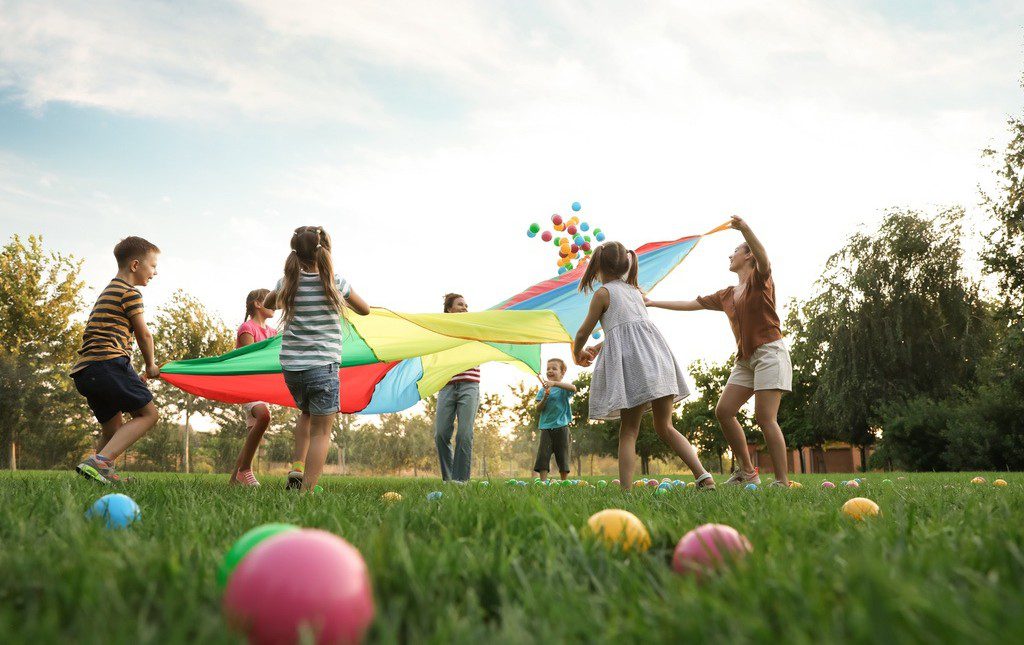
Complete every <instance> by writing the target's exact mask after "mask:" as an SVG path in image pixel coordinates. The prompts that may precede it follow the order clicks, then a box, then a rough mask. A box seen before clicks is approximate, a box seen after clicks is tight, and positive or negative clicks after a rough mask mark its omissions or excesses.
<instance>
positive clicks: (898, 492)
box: [0, 472, 1024, 643]
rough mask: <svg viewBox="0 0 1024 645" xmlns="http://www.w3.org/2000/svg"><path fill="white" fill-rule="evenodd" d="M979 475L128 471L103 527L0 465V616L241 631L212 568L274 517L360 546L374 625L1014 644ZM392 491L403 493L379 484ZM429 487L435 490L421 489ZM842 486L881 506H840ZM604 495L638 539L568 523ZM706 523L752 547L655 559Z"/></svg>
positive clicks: (1002, 535)
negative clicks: (624, 486)
mask: <svg viewBox="0 0 1024 645" xmlns="http://www.w3.org/2000/svg"><path fill="white" fill-rule="evenodd" d="M975 474H981V475H983V476H984V477H986V478H987V479H988V481H989V482H991V481H992V480H993V479H995V478H996V477H999V476H1000V475H997V474H991V473H955V474H908V475H906V479H898V477H900V476H903V474H901V473H891V474H887V475H879V474H872V475H869V479H868V482H867V484H866V485H865V487H864V488H861V489H859V490H851V489H844V488H839V489H835V490H822V489H821V488H820V486H819V484H820V482H821V481H822V480H823V479H825V477H824V476H800V477H798V480H799V481H800V482H802V483H803V484H804V487H803V488H801V489H792V490H776V489H761V490H758V491H746V490H736V489H729V490H724V489H721V488H720V489H719V490H718V491H717V492H713V493H712V492H698V491H696V490H694V489H686V490H682V491H676V492H674V493H673V494H671V495H669V496H666V497H663V498H655V497H654V496H653V494H652V493H651V491H650V490H642V491H635V492H632V493H628V494H627V493H622V492H621V491H619V490H617V489H613V488H611V487H609V488H606V489H598V488H583V487H581V488H571V489H562V488H558V489H554V488H552V489H545V488H538V487H534V486H532V485H531V486H530V487H527V488H510V487H506V486H505V485H504V482H503V480H495V481H493V482H492V485H491V486H490V487H487V488H484V487H481V486H478V485H470V486H466V487H455V486H443V487H442V485H441V483H440V482H439V481H436V480H410V479H342V478H327V479H326V480H325V481H323V484H324V487H325V491H324V493H323V494H321V495H318V496H312V497H310V496H298V495H295V494H291V493H289V492H286V491H285V490H284V482H283V480H281V479H274V478H267V479H265V480H264V485H263V487H262V488H260V489H258V490H242V489H238V488H229V487H228V486H227V485H226V483H225V482H226V477H225V476H216V477H214V476H185V475H167V474H150V475H147V474H143V475H141V476H138V477H137V480H136V481H135V482H133V483H131V484H128V485H126V486H124V487H122V490H121V492H125V493H126V494H128V495H130V496H131V497H133V498H134V499H135V500H136V501H137V502H138V503H139V505H140V506H141V508H142V514H143V515H142V521H141V523H138V524H136V525H135V526H134V527H132V528H131V529H129V530H126V531H110V530H106V529H104V528H103V527H102V525H101V523H98V522H88V521H86V520H85V519H84V518H83V512H84V511H85V510H86V508H88V506H89V505H90V504H91V502H92V501H93V500H95V499H96V498H98V497H99V496H100V495H102V494H104V493H106V492H110V491H108V490H106V489H101V488H100V487H99V486H95V485H92V484H91V483H90V482H87V481H85V480H83V479H81V478H79V477H77V476H74V475H72V474H71V473H64V472H47V473H16V474H10V473H4V474H2V475H0V572H2V574H3V577H2V579H0V633H3V634H4V638H3V640H4V641H5V642H9V643H24V642H35V643H43V642H57V641H66V640H75V641H78V642H86V643H89V642H104V643H112V642H113V643H168V642H202V643H218V642H238V640H239V638H238V637H237V636H235V635H233V634H232V633H231V632H230V631H229V630H228V628H227V627H226V625H225V622H224V620H223V618H222V616H221V609H220V591H219V589H218V587H217V583H216V579H215V576H216V568H217V564H218V562H219V561H220V558H221V556H222V554H223V553H224V552H225V551H226V550H227V549H228V548H229V547H230V546H231V544H232V543H233V542H234V540H235V539H236V538H238V537H239V536H240V535H241V534H242V533H244V532H245V531H246V530H248V529H250V528H252V527H254V526H256V525H259V524H262V523H266V522H291V523H294V524H298V525H301V526H307V527H318V528H323V529H326V530H328V531H331V532H333V533H336V534H338V535H340V536H342V537H344V538H345V539H347V540H348V541H350V542H351V543H352V544H354V545H355V546H356V547H358V548H359V549H360V551H362V553H363V556H364V557H365V559H366V562H367V564H368V566H369V569H370V572H371V576H372V579H373V585H374V595H375V598H376V604H377V618H376V621H375V622H374V625H373V627H372V629H371V631H370V634H369V640H370V641H371V642H436V643H451V642H460V643H466V642H474V643H479V642H488V643H496V642H502V643H504V642H509V643H530V642H546V643H554V642H583V641H586V642H645V643H648V642H666V643H667V642H672V643H679V642H684V641H685V642H701V641H704V642H707V643H722V642H733V643H741V642H748V641H769V640H773V639H779V638H781V639H783V640H777V642H787V643H804V642H807V643H810V642H814V643H821V642H865V643H866V642H872V643H874V642H879V641H883V642H993V641H994V640H995V639H996V638H997V637H998V639H999V640H1000V641H1005V642H1024V611H1022V607H1024V553H1022V546H1024V487H1022V483H1024V477H1021V476H1019V475H1014V474H1010V475H1005V474H1004V475H1002V476H1003V478H1004V479H1007V480H1008V481H1009V482H1010V485H1009V486H1007V487H1005V488H995V487H993V486H992V485H991V484H989V485H986V486H975V485H972V484H970V483H969V481H970V479H971V477H973V476H974V475H975ZM847 478H852V476H851V475H847V476H842V475H829V479H831V480H832V481H836V482H838V481H839V480H840V479H847ZM885 478H888V479H890V480H892V484H887V483H883V479H885ZM595 479H596V478H595ZM608 479H609V480H610V479H611V478H610V477H609V478H608ZM687 479H689V478H687ZM388 490H395V491H398V492H400V493H401V494H402V495H403V496H404V499H403V500H402V501H399V502H394V503H386V502H382V501H381V500H380V496H381V494H382V493H384V492H385V491H388ZM432 490H442V491H443V492H444V497H443V498H442V499H441V500H440V501H436V502H428V501H427V500H426V499H425V496H426V494H427V493H428V492H430V491H432ZM856 496H865V497H870V498H871V499H873V500H875V501H876V502H878V504H879V505H880V506H881V508H882V512H883V515H882V517H880V518H876V519H874V520H873V521H870V522H865V523H857V522H854V521H852V520H849V519H848V518H846V517H845V516H843V515H842V513H841V511H840V507H841V506H842V503H843V502H844V501H845V500H846V499H848V498H850V497H856ZM605 508H623V509H626V510H629V511H631V512H633V513H634V514H636V515H637V516H638V517H639V518H640V519H641V520H643V521H644V523H645V524H646V525H647V527H648V528H649V530H650V532H651V536H652V539H653V546H652V548H651V549H650V551H648V552H647V553H645V554H639V555H638V554H633V555H622V554H621V553H615V552H609V551H606V550H605V549H603V548H602V547H600V546H599V545H596V544H594V543H592V542H591V541H589V540H588V539H587V538H586V537H585V535H583V534H581V527H583V526H584V525H585V524H586V520H587V518H588V517H589V516H590V515H591V514H592V513H595V512H597V511H599V510H602V509H605ZM705 522H721V523H725V524H729V525H732V526H734V527H736V528H737V529H739V530H740V531H741V532H742V533H744V534H745V535H746V536H747V537H749V538H750V540H751V542H752V543H753V544H754V553H753V555H752V556H751V557H750V558H748V559H747V561H746V562H745V563H744V564H743V565H742V566H740V567H739V568H738V569H737V570H735V571H733V572H729V573H728V574H726V575H721V576H718V577H716V578H713V579H711V580H708V581H706V582H704V583H702V584H698V583H697V582H696V581H694V580H693V579H690V578H685V577H682V576H679V575H677V574H675V573H674V572H673V571H672V569H671V567H670V560H671V556H672V549H673V547H674V546H675V543H676V542H677V541H678V540H679V538H680V537H681V536H682V535H683V534H684V533H685V532H686V531H688V530H689V529H691V528H693V527H694V526H696V525H698V524H702V523H705ZM1018 639H1019V640H1018Z"/></svg>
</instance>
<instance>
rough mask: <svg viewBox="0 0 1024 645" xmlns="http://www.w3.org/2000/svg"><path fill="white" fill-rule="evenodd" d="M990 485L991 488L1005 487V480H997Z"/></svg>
mask: <svg viewBox="0 0 1024 645" xmlns="http://www.w3.org/2000/svg"><path fill="white" fill-rule="evenodd" d="M992 485H993V486H1006V480H1005V479H997V480H995V481H994V482H992Z"/></svg>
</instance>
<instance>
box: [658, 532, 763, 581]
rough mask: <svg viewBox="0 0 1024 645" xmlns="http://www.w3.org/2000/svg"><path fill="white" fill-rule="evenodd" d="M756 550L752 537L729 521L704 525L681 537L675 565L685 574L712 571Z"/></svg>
mask: <svg viewBox="0 0 1024 645" xmlns="http://www.w3.org/2000/svg"><path fill="white" fill-rule="evenodd" d="M753 550H754V547H753V546H752V545H751V544H750V540H748V539H747V538H746V537H744V536H743V534H741V533H740V532H739V531H737V530H736V529H734V528H732V527H731V526H726V525H725V524H704V525H702V526H698V527H697V528H695V529H693V530H692V531H690V532H689V533H687V534H686V535H684V536H683V537H682V539H680V540H679V543H678V544H676V550H675V552H673V554H672V568H673V569H674V570H675V571H676V573H680V574H683V575H687V574H695V575H701V574H706V573H711V572H713V571H715V570H716V569H719V568H720V567H722V566H724V565H727V564H729V563H731V562H735V561H737V560H740V559H742V558H744V557H745V556H746V555H747V554H748V553H750V552H751V551H753Z"/></svg>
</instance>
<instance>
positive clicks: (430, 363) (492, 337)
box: [160, 225, 728, 414]
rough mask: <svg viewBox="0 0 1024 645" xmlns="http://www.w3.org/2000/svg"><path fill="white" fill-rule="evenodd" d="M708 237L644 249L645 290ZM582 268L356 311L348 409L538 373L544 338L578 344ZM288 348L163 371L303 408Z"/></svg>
mask: <svg viewBox="0 0 1024 645" xmlns="http://www.w3.org/2000/svg"><path fill="white" fill-rule="evenodd" d="M727 227H728V225H723V226H720V227H718V228H716V229H713V230H712V231H709V232H708V233H706V234H705V235H707V234H710V233H715V232H717V231H719V230H724V228H727ZM701 237H703V236H701V235H693V236H689V237H684V238H680V239H678V240H674V241H671V242H654V243H650V244H645V245H643V246H641V247H640V248H639V249H637V251H636V252H637V256H638V259H639V261H640V270H639V282H640V287H641V288H642V289H643V290H644V291H650V290H651V289H652V288H653V287H654V286H655V285H656V284H658V282H660V281H661V280H662V279H663V278H665V276H667V275H668V274H669V272H671V271H672V270H673V269H674V268H676V266H678V265H679V263H680V262H682V261H683V259H684V258H685V257H686V256H687V255H688V254H689V252H690V251H691V250H693V248H694V247H695V246H696V245H697V243H698V242H699V241H700V239H701ZM583 271H584V268H583V267H576V268H575V269H574V270H572V271H570V272H568V273H565V274H563V275H560V276H558V277H556V278H553V279H551V280H546V281H544V282H541V283H539V284H536V285H534V286H532V287H530V288H529V289H527V290H525V291H523V292H522V293H519V294H516V295H515V296H512V297H511V298H509V299H507V300H505V301H504V302H502V303H501V304H499V305H496V306H495V307H492V308H491V309H488V310H487V311H481V312H472V313H464V314H401V313H395V312H392V311H389V310H386V309H373V310H372V311H371V312H370V315H368V316H352V315H350V316H348V317H347V319H346V323H345V339H344V352H343V359H342V365H341V368H340V370H339V377H340V380H341V411H342V412H344V413H349V414H381V413H385V412H399V411H401V410H405V409H406V408H409V407H411V406H413V405H415V404H416V403H417V402H418V401H419V400H420V399H423V398H425V397H428V396H430V395H431V394H434V393H435V392H437V391H438V390H440V389H441V388H442V387H444V385H445V384H446V383H447V382H448V380H449V379H450V378H451V377H452V376H454V375H455V374H458V373H459V372H462V371H463V370H466V369H469V368H471V367H475V366H477V365H480V364H481V363H486V362H491V361H497V362H504V363H509V364H512V365H516V366H518V367H520V368H522V369H524V370H526V371H528V372H530V373H532V374H539V373H540V369H541V364H540V360H541V359H540V348H541V344H542V343H570V342H572V337H573V335H574V334H575V332H576V329H578V328H579V326H580V324H581V323H582V322H583V319H584V318H585V317H586V313H587V308H588V307H589V304H590V296H589V295H584V294H581V293H579V291H578V290H577V289H578V287H579V282H580V278H581V277H583ZM280 349H281V337H280V336H276V337H274V338H270V339H268V340H265V341H263V342H261V343H255V344H253V345H248V346H246V347H242V348H240V349H236V350H235V351H233V352H228V353H227V354H223V355H221V356H215V357H212V358H198V359H193V360H185V361H174V362H171V363H168V364H166V365H164V366H163V367H161V368H160V369H161V378H163V379H164V380H165V381H167V382H168V383H171V384H172V385H174V386H176V387H178V388H180V389H182V390H184V391H186V392H190V393H192V394H195V395H198V396H202V397H204V398H208V399H213V400H216V401H223V402H225V403H246V402H249V401H266V402H267V403H273V404H277V405H285V406H291V407H294V405H295V403H294V401H293V400H292V397H291V394H290V393H289V392H288V388H287V387H286V386H285V383H284V377H283V375H282V373H281V363H280V360H279V358H278V355H279V352H280Z"/></svg>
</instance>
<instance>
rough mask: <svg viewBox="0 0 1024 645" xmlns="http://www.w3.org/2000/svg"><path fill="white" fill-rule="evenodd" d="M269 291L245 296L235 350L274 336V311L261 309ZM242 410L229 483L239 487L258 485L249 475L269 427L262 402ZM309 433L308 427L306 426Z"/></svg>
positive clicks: (267, 409)
mask: <svg viewBox="0 0 1024 645" xmlns="http://www.w3.org/2000/svg"><path fill="white" fill-rule="evenodd" d="M269 293H270V290H269V289H253V290H252V291H250V292H249V295H247V296H246V297H245V320H244V321H243V322H242V324H241V326H239V328H238V331H237V332H236V334H235V348H236V349H237V348H239V347H245V346H246V345H252V344H253V343H259V342H262V341H264V340H266V339H268V338H271V337H273V336H276V335H277V330H276V329H274V328H273V327H271V326H270V325H268V324H267V320H269V319H270V318H273V317H274V312H273V311H272V310H270V309H267V308H266V307H265V306H264V300H265V299H266V297H267V294H269ZM242 409H243V410H245V426H246V428H247V430H248V434H247V435H246V437H245V443H244V444H243V445H242V452H241V453H239V455H238V460H237V461H236V462H235V470H234V472H232V473H231V483H232V484H240V485H242V486H259V485H260V482H259V481H258V480H257V479H256V475H254V474H253V472H252V460H253V458H254V457H255V456H256V449H257V448H259V445H260V441H261V440H262V439H263V433H264V432H266V431H267V427H268V426H269V425H270V406H269V405H267V404H266V403H264V402H263V401H251V402H249V403H246V404H245V405H243V406H242ZM305 430H306V434H307V436H308V434H309V427H308V425H307V427H306V429H305Z"/></svg>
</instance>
